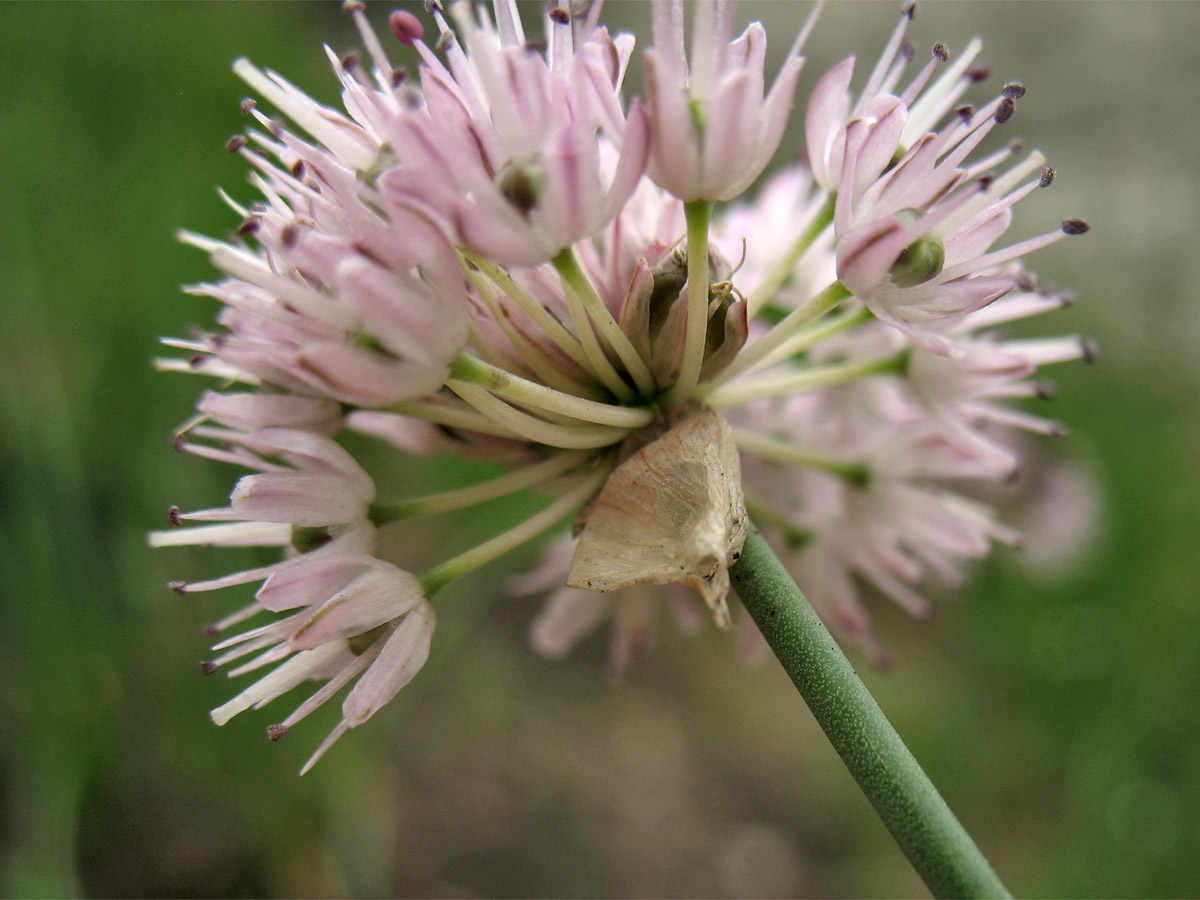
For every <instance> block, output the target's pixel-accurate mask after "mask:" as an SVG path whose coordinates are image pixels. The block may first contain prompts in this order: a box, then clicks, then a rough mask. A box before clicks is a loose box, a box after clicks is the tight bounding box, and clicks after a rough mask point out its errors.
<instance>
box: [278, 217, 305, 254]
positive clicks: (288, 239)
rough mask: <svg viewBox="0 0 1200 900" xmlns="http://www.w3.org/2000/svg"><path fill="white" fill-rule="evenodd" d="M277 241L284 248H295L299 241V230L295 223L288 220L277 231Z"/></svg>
mask: <svg viewBox="0 0 1200 900" xmlns="http://www.w3.org/2000/svg"><path fill="white" fill-rule="evenodd" d="M279 241H280V243H282V244H283V246H284V249H287V250H291V249H293V248H295V246H296V244H297V243H299V241H300V232H299V229H298V228H296V226H295V224H294V223H292V222H288V224H286V225H284V226H283V228H282V230H280V232H279Z"/></svg>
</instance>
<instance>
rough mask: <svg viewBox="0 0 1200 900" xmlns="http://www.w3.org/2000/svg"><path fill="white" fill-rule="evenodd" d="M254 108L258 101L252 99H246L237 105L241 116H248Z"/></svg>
mask: <svg viewBox="0 0 1200 900" xmlns="http://www.w3.org/2000/svg"><path fill="white" fill-rule="evenodd" d="M256 106H258V101H256V100H255V99H254V98H253V97H246V98H245V99H244V100H242V102H241V103H240V104H239V108H240V109H241V111H242V115H243V116H248V115H250V111H251V110H252V109H254V107H256Z"/></svg>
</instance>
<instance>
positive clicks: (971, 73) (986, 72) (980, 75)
mask: <svg viewBox="0 0 1200 900" xmlns="http://www.w3.org/2000/svg"><path fill="white" fill-rule="evenodd" d="M991 75H992V70H991V69H990V68H989V67H988V66H976V67H975V68H973V69H967V77H968V78H970V79H971V80H972V81H974V82H976V83H978V82H980V81H986V80H987V79H988V78H990V77H991Z"/></svg>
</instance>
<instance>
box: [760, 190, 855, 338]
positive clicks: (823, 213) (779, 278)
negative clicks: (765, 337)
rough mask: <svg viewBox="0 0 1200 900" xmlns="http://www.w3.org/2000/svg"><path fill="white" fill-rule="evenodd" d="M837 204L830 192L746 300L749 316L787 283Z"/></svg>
mask: <svg viewBox="0 0 1200 900" xmlns="http://www.w3.org/2000/svg"><path fill="white" fill-rule="evenodd" d="M836 204H837V195H836V194H830V195H829V196H828V197H827V198H826V200H825V203H824V204H823V205H822V206H821V208H820V209H819V210H817V214H816V215H815V216H813V218H812V221H810V222H809V223H808V225H807V227H805V229H804V231H802V232H800V234H799V235H798V236H797V238H796V240H795V241H793V242H792V246H790V247H789V248H788V250H787V252H786V253H784V254H783V256H781V257H780V258H779V259H778V260H776V262H775V265H773V266H772V267H771V270H770V271H769V272H768V273H767V277H766V278H764V279H763V280H762V284H760V285H759V286H758V287H757V288H755V289H754V291H753V292H752V293H751V294H750V296H749V297H748V298H747V300H746V312H747V314H748V315H749V316H750V318H752V319H753V318H754V317H755V316H756V315H758V311H759V310H760V309H762V308H763V307H764V306H765V305H766V304H767V302H768V301H769V300H770V299H771V298H772V297H774V296H775V295H776V294H777V293H778V292H779V289H780V288H781V287H783V286H784V285H785V284H787V282H788V279H790V278H791V277H792V273H793V272H794V271H795V270H796V264H797V263H799V262H800V259H801V257H803V256H804V254H805V253H806V252H807V251H808V248H809V247H811V246H812V245H813V243H814V242H815V241H816V239H817V238H818V237H820V236H821V232H822V231H824V230H825V229H826V228H828V227H829V223H830V222H832V221H833V209H834V206H835V205H836Z"/></svg>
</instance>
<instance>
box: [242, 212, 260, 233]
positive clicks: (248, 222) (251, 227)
mask: <svg viewBox="0 0 1200 900" xmlns="http://www.w3.org/2000/svg"><path fill="white" fill-rule="evenodd" d="M258 226H259V220H258V216H247V217H246V218H245V219H243V220H242V224H241V225H239V226H238V227H237V233H238V234H254V233H255V232H256V231H258Z"/></svg>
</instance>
